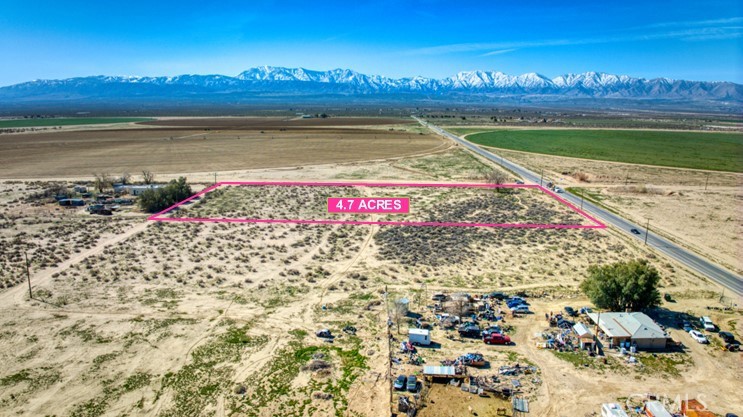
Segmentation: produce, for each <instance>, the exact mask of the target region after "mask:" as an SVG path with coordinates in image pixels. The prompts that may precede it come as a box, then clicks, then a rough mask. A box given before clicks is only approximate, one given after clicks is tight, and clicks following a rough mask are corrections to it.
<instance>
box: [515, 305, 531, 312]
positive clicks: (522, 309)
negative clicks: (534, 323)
mask: <svg viewBox="0 0 743 417" xmlns="http://www.w3.org/2000/svg"><path fill="white" fill-rule="evenodd" d="M511 313H531V310H529V306H525V305H518V306H516V307H514V308H512V309H511Z"/></svg>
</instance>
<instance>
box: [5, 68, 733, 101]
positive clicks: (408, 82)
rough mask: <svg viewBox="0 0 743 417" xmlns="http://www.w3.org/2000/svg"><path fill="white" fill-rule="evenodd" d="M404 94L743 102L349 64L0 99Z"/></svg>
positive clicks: (535, 77) (593, 80)
mask: <svg viewBox="0 0 743 417" xmlns="http://www.w3.org/2000/svg"><path fill="white" fill-rule="evenodd" d="M328 95H330V96H336V97H346V98H348V97H354V98H355V99H356V98H359V99H363V98H364V97H367V98H368V97H386V98H393V97H394V98H395V99H402V98H405V97H413V96H415V97H421V95H423V96H426V97H428V98H430V99H434V100H435V99H446V98H447V97H458V98H460V99H461V98H462V97H469V99H468V101H472V100H475V101H482V102H488V101H493V100H497V99H498V98H499V97H501V98H502V97H511V98H513V97H530V98H532V99H537V100H538V99H539V98H540V97H545V98H546V97H558V98H559V97H565V98H602V99H611V98H622V99H665V100H684V101H689V100H706V101H710V100H712V101H732V102H740V101H743V86H742V85H740V84H735V83H731V82H707V81H685V80H672V79H668V78H655V79H644V78H635V77H630V76H627V75H613V74H606V73H601V72H585V73H582V74H566V75H561V76H558V77H554V78H551V79H550V78H547V77H545V76H543V75H540V74H537V73H533V72H532V73H528V74H522V75H517V76H513V75H508V74H504V73H502V72H499V71H463V72H460V73H458V74H456V75H454V76H451V77H448V78H443V79H434V78H426V77H411V78H397V79H395V78H389V77H383V76H378V75H365V74H361V73H358V72H355V71H352V70H348V69H334V70H329V71H314V70H308V69H304V68H283V67H271V66H263V67H256V68H251V69H249V70H247V71H244V72H242V73H240V74H238V75H237V76H234V77H231V76H225V75H179V76H175V77H131V76H91V77H80V78H69V79H63V80H36V81H31V82H26V83H21V84H16V85H11V86H7V87H2V88H0V103H1V102H12V101H14V102H19V101H20V102H33V101H37V102H38V101H47V102H49V101H52V102H53V101H64V100H93V101H95V100H114V99H120V100H128V101H131V100H145V99H161V100H168V99H178V100H181V101H182V100H185V99H188V98H191V99H194V98H196V97H198V98H199V100H201V101H202V102H203V101H204V100H206V101H209V100H217V101H219V100H225V99H229V100H242V99H246V98H250V99H256V100H258V99H260V98H261V97H264V98H265V97H271V98H273V99H276V98H277V97H292V96H294V97H307V96H315V97H317V96H328Z"/></svg>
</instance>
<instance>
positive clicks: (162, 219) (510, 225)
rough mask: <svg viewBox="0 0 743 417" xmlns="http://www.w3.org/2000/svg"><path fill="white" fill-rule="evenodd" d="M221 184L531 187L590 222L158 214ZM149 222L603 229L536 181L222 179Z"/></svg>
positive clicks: (150, 218)
mask: <svg viewBox="0 0 743 417" xmlns="http://www.w3.org/2000/svg"><path fill="white" fill-rule="evenodd" d="M223 185H238V186H244V185H248V186H249V185H253V186H262V185H276V186H286V187H301V186H309V187H320V186H326V187H444V188H535V189H538V190H540V191H542V192H543V193H545V194H547V195H549V196H550V197H552V198H554V199H555V200H557V201H559V202H560V203H562V204H563V205H565V206H567V207H568V208H569V209H571V210H573V211H574V212H576V213H578V214H579V215H580V216H582V217H584V218H586V219H587V220H589V221H591V222H593V223H594V224H591V225H581V224H538V223H470V222H410V221H372V220H298V219H230V218H198V217H189V218H183V217H180V218H172V217H161V216H163V215H165V214H167V213H168V212H170V211H171V210H173V209H176V208H178V207H180V206H182V205H184V204H186V203H188V202H189V201H192V200H194V199H197V198H199V197H201V196H202V195H204V194H206V193H208V192H210V191H212V190H214V189H216V188H219V187H221V186H223ZM147 220H150V221H160V222H195V223H291V224H351V225H381V226H439V227H503V228H522V229H604V228H606V225H605V224H603V223H601V222H600V221H598V220H597V219H596V218H594V217H592V216H590V215H589V214H588V213H586V212H585V211H583V210H581V209H579V208H578V207H576V206H574V205H573V204H571V203H570V202H568V201H567V200H565V199H563V198H561V197H560V196H558V195H557V194H555V193H553V192H552V191H550V190H548V189H546V188H544V187H542V186H541V185H536V184H477V183H475V184H466V183H394V182H301V181H290V182H284V181H222V182H218V183H216V184H214V185H212V186H210V187H207V188H204V189H203V190H201V191H200V192H198V193H196V194H194V195H192V196H191V197H189V198H187V199H185V200H183V201H180V202H178V203H176V204H174V205H172V206H170V207H168V208H166V209H165V210H163V211H161V212H159V213H155V214H153V215H152V216H150V217H148V218H147Z"/></svg>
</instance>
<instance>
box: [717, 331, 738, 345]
mask: <svg viewBox="0 0 743 417" xmlns="http://www.w3.org/2000/svg"><path fill="white" fill-rule="evenodd" d="M717 335H718V336H720V339H722V341H723V342H725V343H733V342H735V335H734V334H732V333H730V332H720V333H717Z"/></svg>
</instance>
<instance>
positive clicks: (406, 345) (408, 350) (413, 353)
mask: <svg viewBox="0 0 743 417" xmlns="http://www.w3.org/2000/svg"><path fill="white" fill-rule="evenodd" d="M400 353H402V354H404V355H406V356H407V357H408V361H407V363H408V364H410V365H423V363H424V362H425V360H424V359H423V358H422V357H421V356H420V355H418V349H416V348H415V346H413V344H412V343H410V341H409V340H404V341H402V342H400ZM395 359H397V360H395ZM392 361H393V362H394V363H396V364H398V365H399V364H400V362H401V361H400V359H398V358H393V359H392Z"/></svg>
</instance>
